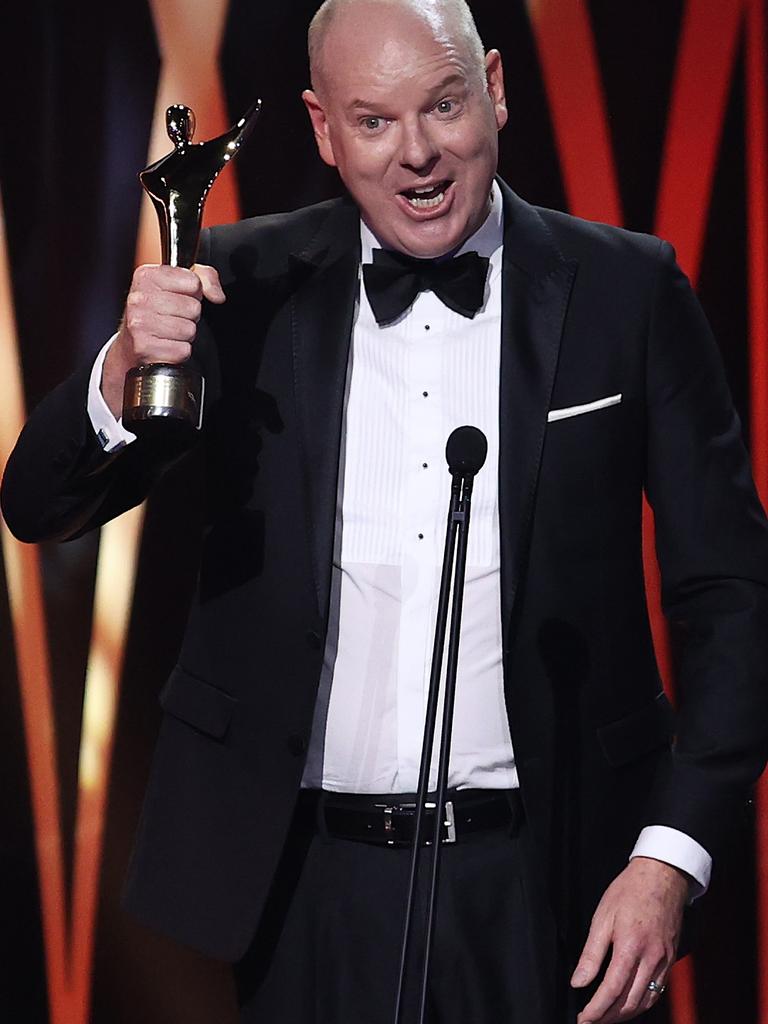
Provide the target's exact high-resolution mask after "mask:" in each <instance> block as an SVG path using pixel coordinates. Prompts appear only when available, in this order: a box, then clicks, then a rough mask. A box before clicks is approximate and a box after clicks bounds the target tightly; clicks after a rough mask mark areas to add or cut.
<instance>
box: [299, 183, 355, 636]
mask: <svg viewBox="0 0 768 1024" xmlns="http://www.w3.org/2000/svg"><path fill="white" fill-rule="evenodd" d="M359 223H360V221H359V214H358V212H357V208H356V207H355V206H354V204H353V203H351V202H350V201H344V202H342V203H340V204H339V205H338V206H336V207H334V208H333V210H332V213H331V214H330V215H329V217H328V218H327V220H326V221H325V222H324V224H323V225H322V227H321V229H320V230H319V231H318V233H317V235H316V236H315V237H314V238H313V239H312V241H311V242H310V243H309V245H307V246H306V247H305V248H304V249H303V250H302V251H301V252H297V253H294V254H293V255H292V256H291V257H290V267H291V272H292V274H293V275H294V277H295V280H296V285H297V286H296V287H295V289H294V291H293V295H292V299H291V318H292V334H293V360H294V382H295V393H296V406H297V410H298V417H299V432H300V441H301V454H302V462H303V467H304V478H305V484H306V488H305V489H306V495H307V500H308V507H307V513H308V515H307V518H308V527H309V533H310V537H311V545H312V564H313V570H314V578H315V587H316V589H317V600H318V609H319V612H320V615H321V616H322V617H323V618H324V617H325V615H326V614H327V606H328V595H329V592H330V580H331V562H332V556H333V538H334V526H335V510H336V489H337V481H338V472H339V448H340V441H341V426H342V417H343V411H344V390H345V383H346V372H347V361H348V358H349V345H350V338H351V335H352V326H353V319H354V312H355V301H356V299H357V292H358V267H359V263H360V234H359Z"/></svg>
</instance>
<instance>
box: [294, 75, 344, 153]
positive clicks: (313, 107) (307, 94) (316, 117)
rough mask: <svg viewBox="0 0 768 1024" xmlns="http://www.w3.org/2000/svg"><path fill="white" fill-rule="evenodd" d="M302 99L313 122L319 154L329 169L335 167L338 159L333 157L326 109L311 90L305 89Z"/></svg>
mask: <svg viewBox="0 0 768 1024" xmlns="http://www.w3.org/2000/svg"><path fill="white" fill-rule="evenodd" d="M301 98H302V99H303V100H304V106H305V107H306V108H307V113H308V114H309V120H310V121H311V122H312V131H313V132H314V133H315V142H316V143H317V149H318V152H319V153H320V156H321V157H322V159H323V160H324V161H325V162H326V163H327V164H328V166H329V167H335V166H336V158H335V157H334V155H333V146H332V145H331V137H330V132H329V130H328V118H327V117H326V115H325V108H324V107H323V105H322V103H321V102H320V100H319V99H318V98H317V95H316V94H315V93H314V92H312V90H311V89H305V90H304V92H303V93H302V94H301Z"/></svg>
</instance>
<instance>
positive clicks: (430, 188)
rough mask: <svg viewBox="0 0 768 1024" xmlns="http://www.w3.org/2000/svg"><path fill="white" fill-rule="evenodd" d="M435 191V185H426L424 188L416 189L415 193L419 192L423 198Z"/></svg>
mask: <svg viewBox="0 0 768 1024" xmlns="http://www.w3.org/2000/svg"><path fill="white" fill-rule="evenodd" d="M434 189H435V186H434V185H425V186H424V187H423V188H415V189H413V191H414V192H417V193H418V194H419V195H420V196H421V195H424V194H425V193H427V192H433V191H434Z"/></svg>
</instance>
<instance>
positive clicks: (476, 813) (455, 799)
mask: <svg viewBox="0 0 768 1024" xmlns="http://www.w3.org/2000/svg"><path fill="white" fill-rule="evenodd" d="M302 800H303V801H304V803H305V804H307V803H309V804H311V805H312V807H313V814H314V818H315V822H316V826H317V828H318V830H319V831H320V832H321V834H322V833H327V834H328V835H329V836H333V837H334V838H336V839H351V840H355V841H357V842H363V843H375V844H377V845H381V846H396V847H397V846H410V845H411V843H412V842H413V834H414V829H415V823H416V796H415V794H410V793H387V794H382V795H375V796H371V795H368V794H358V793H354V794H352V793H329V792H319V791H317V790H304V792H303V794H302ZM522 817H523V808H522V801H521V800H520V791H519V790H517V789H510V790H488V789H460V790H449V792H448V794H447V799H446V801H445V808H444V814H443V820H442V823H441V842H442V843H456V842H458V841H459V840H460V839H462V838H463V837H464V836H468V835H471V834H472V833H475V832H487V831H491V830H493V829H501V828H508V829H509V830H510V832H513V831H515V830H516V828H517V827H518V826H519V824H520V821H521V820H522ZM434 822H435V804H434V801H433V800H432V801H430V797H427V803H426V804H425V809H424V815H423V817H422V840H421V845H423V846H429V845H431V843H432V836H433V835H434Z"/></svg>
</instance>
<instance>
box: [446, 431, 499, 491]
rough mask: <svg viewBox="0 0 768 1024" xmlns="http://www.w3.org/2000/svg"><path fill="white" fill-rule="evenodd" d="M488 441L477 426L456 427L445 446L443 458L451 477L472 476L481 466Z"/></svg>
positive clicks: (486, 452) (486, 451)
mask: <svg viewBox="0 0 768 1024" xmlns="http://www.w3.org/2000/svg"><path fill="white" fill-rule="evenodd" d="M487 454H488V441H487V439H486V436H485V434H484V433H483V432H482V430H478V429H477V427H456V429H455V430H454V431H453V433H452V434H451V436H450V437H449V438H448V442H447V444H446V446H445V458H446V461H447V463H448V469H449V470H450V473H451V476H453V477H463V478H465V479H466V478H467V477H470V478H471V477H473V476H474V475H475V473H477V472H478V471H479V470H481V469H482V468H483V465H484V463H485V457H486V455H487Z"/></svg>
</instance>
